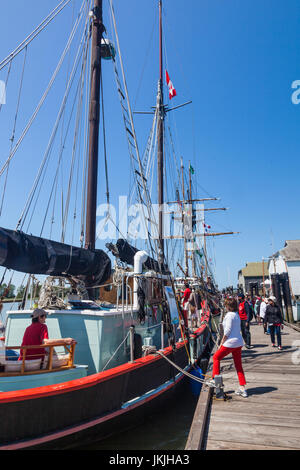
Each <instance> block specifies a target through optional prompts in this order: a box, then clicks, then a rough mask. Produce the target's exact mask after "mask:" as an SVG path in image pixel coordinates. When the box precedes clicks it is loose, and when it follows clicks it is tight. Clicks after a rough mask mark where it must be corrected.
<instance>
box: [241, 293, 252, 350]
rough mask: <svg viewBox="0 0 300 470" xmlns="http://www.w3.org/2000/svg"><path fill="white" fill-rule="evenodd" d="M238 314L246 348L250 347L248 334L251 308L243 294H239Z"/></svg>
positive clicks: (249, 335)
mask: <svg viewBox="0 0 300 470" xmlns="http://www.w3.org/2000/svg"><path fill="white" fill-rule="evenodd" d="M238 298H239V315H240V319H241V331H242V336H243V339H244V341H245V346H246V348H247V349H252V346H251V334H250V321H251V319H252V310H251V308H250V306H249V303H248V302H247V301H246V300H245V296H244V295H243V294H239V296H238Z"/></svg>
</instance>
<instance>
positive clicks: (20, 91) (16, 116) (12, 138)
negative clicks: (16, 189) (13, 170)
mask: <svg viewBox="0 0 300 470" xmlns="http://www.w3.org/2000/svg"><path fill="white" fill-rule="evenodd" d="M26 59H27V46H26V48H25V54H24V61H23V68H22V74H21V81H20V86H19V93H18V99H17V108H16V112H15V119H14V125H13V131H12V136H11V138H10V141H11V146H10V151H12V148H13V144H14V140H15V133H16V127H17V120H18V116H19V108H20V102H21V93H22V88H23V81H24V73H25V65H26ZM8 172H9V164H8V165H7V169H6V175H5V182H4V188H3V193H2V199H1V206H0V217H1V215H2V209H3V203H4V197H5V191H6V186H7V178H8Z"/></svg>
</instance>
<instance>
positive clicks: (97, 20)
mask: <svg viewBox="0 0 300 470" xmlns="http://www.w3.org/2000/svg"><path fill="white" fill-rule="evenodd" d="M92 14H93V17H92V18H93V19H92V26H91V28H92V52H91V84H90V86H91V90H90V105H89V164H88V184H87V205H86V238H85V248H86V249H90V250H94V249H95V244H96V211H97V183H98V153H99V123H100V82H101V40H102V35H103V31H104V26H103V10H102V0H94V8H93V10H92Z"/></svg>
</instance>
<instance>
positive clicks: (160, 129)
mask: <svg viewBox="0 0 300 470" xmlns="http://www.w3.org/2000/svg"><path fill="white" fill-rule="evenodd" d="M163 103H164V96H163V52H162V0H159V82H158V94H157V110H158V124H157V187H158V188H157V193H158V204H159V216H158V243H159V254H158V261H159V263H160V264H161V265H163V263H164V238H163V203H164V179H163V172H164V119H165V109H164V104H163Z"/></svg>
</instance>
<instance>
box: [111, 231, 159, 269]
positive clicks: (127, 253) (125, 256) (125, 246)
mask: <svg viewBox="0 0 300 470" xmlns="http://www.w3.org/2000/svg"><path fill="white" fill-rule="evenodd" d="M106 247H107V248H108V249H109V250H110V251H111V252H112V253H113V255H114V256H116V257H117V258H119V259H120V260H121V261H123V263H127V264H130V265H131V266H133V265H134V255H135V254H136V253H137V252H138V251H140V250H138V249H137V248H135V247H133V246H132V245H130V244H129V243H128V242H127V241H126V240H124V239H123V238H120V239H119V240H118V241H117V243H116V244H115V245H113V244H112V243H108V244H106ZM144 267H145V268H147V269H150V270H153V271H155V272H157V273H159V272H162V273H166V269H165V267H162V269H160V266H159V263H158V261H156V260H155V259H153V258H150V257H148V258H147V260H146V261H145V263H144Z"/></svg>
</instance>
